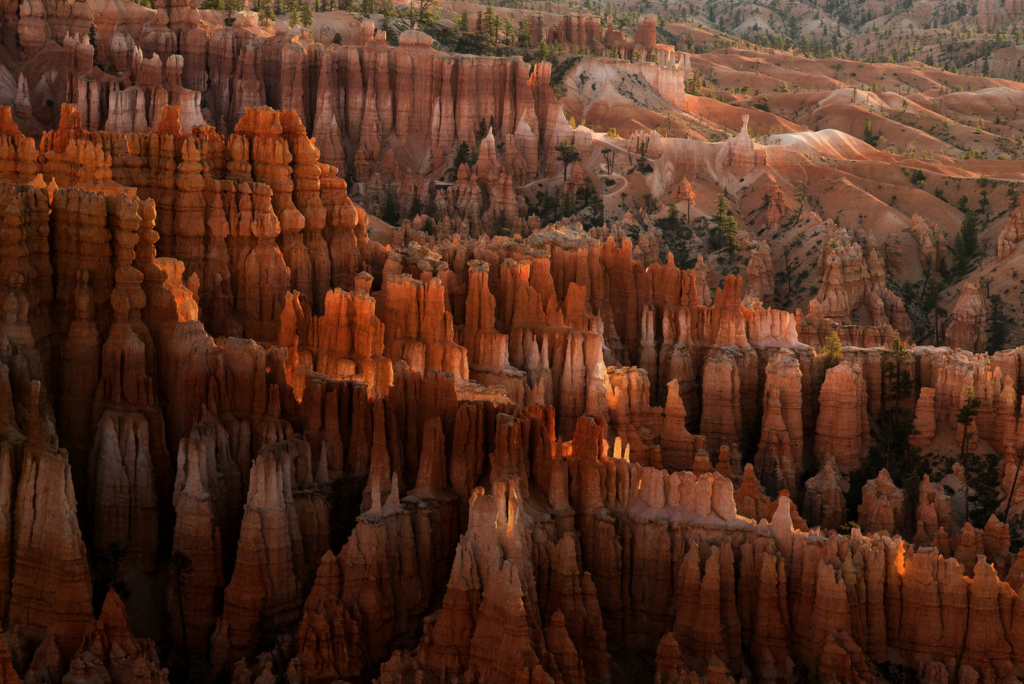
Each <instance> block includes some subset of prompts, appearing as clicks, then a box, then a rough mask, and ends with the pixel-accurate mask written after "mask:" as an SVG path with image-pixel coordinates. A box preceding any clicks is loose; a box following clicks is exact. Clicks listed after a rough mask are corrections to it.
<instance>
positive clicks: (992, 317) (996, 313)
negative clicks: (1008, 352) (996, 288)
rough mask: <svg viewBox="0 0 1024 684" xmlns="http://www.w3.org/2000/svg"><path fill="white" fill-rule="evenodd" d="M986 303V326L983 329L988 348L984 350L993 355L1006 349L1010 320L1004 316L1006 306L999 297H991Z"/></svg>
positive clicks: (996, 295)
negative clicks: (987, 314)
mask: <svg viewBox="0 0 1024 684" xmlns="http://www.w3.org/2000/svg"><path fill="white" fill-rule="evenodd" d="M988 302H989V316H988V325H987V326H986V327H985V333H986V335H987V336H988V346H987V347H986V349H985V350H986V351H987V352H988V353H989V354H994V353H996V352H997V351H1001V350H1003V349H1005V348H1006V347H1007V344H1008V342H1009V338H1010V325H1011V323H1012V320H1011V319H1010V317H1009V316H1007V315H1006V305H1005V304H1004V303H1003V297H1002V296H1001V295H998V294H995V295H992V296H991V297H989V299H988Z"/></svg>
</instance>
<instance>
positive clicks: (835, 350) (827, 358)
mask: <svg viewBox="0 0 1024 684" xmlns="http://www.w3.org/2000/svg"><path fill="white" fill-rule="evenodd" d="M818 355H819V356H820V357H821V364H822V369H823V372H824V371H827V370H828V369H829V368H835V367H836V366H838V365H839V364H840V363H842V361H843V343H842V342H841V341H840V340H839V333H837V332H836V331H835V330H833V331H831V332H829V334H828V336H827V337H826V338H825V344H823V345H821V349H819V350H818Z"/></svg>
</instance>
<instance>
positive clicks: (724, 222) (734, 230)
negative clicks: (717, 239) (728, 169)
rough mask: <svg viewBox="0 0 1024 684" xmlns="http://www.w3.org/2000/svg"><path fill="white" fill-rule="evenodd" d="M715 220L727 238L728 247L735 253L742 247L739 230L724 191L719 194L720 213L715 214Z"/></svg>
mask: <svg viewBox="0 0 1024 684" xmlns="http://www.w3.org/2000/svg"><path fill="white" fill-rule="evenodd" d="M714 221H715V225H716V226H717V227H718V232H719V234H720V235H721V237H722V238H723V239H724V240H725V247H726V249H728V250H729V252H730V253H735V252H736V250H738V249H739V248H740V243H739V239H738V235H739V230H738V227H737V224H736V219H735V218H733V215H732V212H731V211H730V210H729V200H728V199H727V198H726V196H725V193H724V192H723V193H721V194H720V195H718V213H717V214H715V219H714Z"/></svg>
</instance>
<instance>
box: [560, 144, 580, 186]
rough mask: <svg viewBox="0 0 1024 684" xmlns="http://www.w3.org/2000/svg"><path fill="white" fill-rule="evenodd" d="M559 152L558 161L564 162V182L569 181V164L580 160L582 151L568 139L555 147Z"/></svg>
mask: <svg viewBox="0 0 1024 684" xmlns="http://www.w3.org/2000/svg"><path fill="white" fill-rule="evenodd" d="M555 149H556V150H558V161H560V162H562V182H563V183H565V182H566V181H567V180H568V173H569V164H572V163H573V162H577V161H579V160H580V151H579V150H578V149H577V148H576V146H575V145H573V144H572V141H571V140H570V139H568V138H566V139H565V140H563V141H562V142H560V143H558V144H557V145H555Z"/></svg>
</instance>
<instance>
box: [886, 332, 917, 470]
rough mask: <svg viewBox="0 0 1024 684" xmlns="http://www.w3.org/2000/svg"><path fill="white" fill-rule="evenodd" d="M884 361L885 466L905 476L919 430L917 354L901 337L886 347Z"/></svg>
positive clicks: (909, 465)
mask: <svg viewBox="0 0 1024 684" xmlns="http://www.w3.org/2000/svg"><path fill="white" fill-rule="evenodd" d="M882 363H883V370H884V379H885V384H884V386H883V392H882V399H883V402H884V403H883V406H882V421H883V424H884V426H885V433H884V435H883V438H884V440H885V441H884V443H883V445H882V446H883V448H884V450H885V467H886V468H887V469H888V470H889V472H890V474H893V473H895V475H894V477H896V478H898V480H902V478H903V475H904V474H905V473H906V472H907V471H908V470H909V469H910V468H911V467H912V464H911V463H910V461H911V460H912V459H911V458H910V457H911V456H912V454H913V449H912V447H911V445H910V437H911V435H913V434H914V433H915V430H914V408H913V406H912V401H913V397H914V378H913V376H912V375H911V368H913V365H914V357H913V355H912V354H911V353H910V348H909V347H908V346H907V345H906V343H904V342H903V340H901V339H900V338H898V337H897V338H896V339H895V340H893V341H892V344H890V345H889V348H888V349H887V350H886V352H885V356H884V358H883V361H882Z"/></svg>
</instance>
